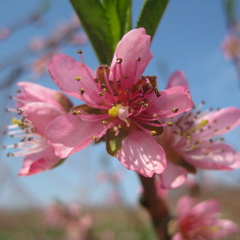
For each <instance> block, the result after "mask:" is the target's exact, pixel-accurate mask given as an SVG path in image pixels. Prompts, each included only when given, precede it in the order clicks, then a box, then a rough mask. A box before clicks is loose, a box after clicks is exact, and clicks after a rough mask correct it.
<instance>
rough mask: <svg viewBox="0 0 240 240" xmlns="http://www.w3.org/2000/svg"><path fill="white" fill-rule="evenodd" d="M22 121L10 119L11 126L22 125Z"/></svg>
mask: <svg viewBox="0 0 240 240" xmlns="http://www.w3.org/2000/svg"><path fill="white" fill-rule="evenodd" d="M22 123H23V122H22V121H21V120H18V119H16V118H12V124H18V125H22Z"/></svg>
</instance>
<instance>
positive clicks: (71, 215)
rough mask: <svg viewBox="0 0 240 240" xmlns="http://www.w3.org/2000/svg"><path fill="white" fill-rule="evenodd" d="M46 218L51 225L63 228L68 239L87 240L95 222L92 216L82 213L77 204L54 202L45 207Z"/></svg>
mask: <svg viewBox="0 0 240 240" xmlns="http://www.w3.org/2000/svg"><path fill="white" fill-rule="evenodd" d="M45 219H46V222H47V223H48V224H50V226H52V227H60V228H62V229H63V230H64V232H65V235H66V238H67V239H68V240H87V239H88V232H89V230H90V229H91V227H92V224H93V219H92V216H90V215H82V211H81V208H80V207H79V205H77V204H69V205H63V204H62V203H54V204H52V205H50V206H49V207H47V208H46V209H45Z"/></svg>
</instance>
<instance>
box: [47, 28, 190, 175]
mask: <svg viewBox="0 0 240 240" xmlns="http://www.w3.org/2000/svg"><path fill="white" fill-rule="evenodd" d="M149 45H150V36H148V35H146V32H145V29H143V28H139V29H135V30H132V31H130V32H129V33H127V34H126V35H125V36H124V37H123V39H122V40H121V41H120V42H119V44H118V46H117V48H116V52H115V54H114V57H113V60H112V63H111V66H110V67H108V66H106V65H100V66H99V67H98V68H97V71H96V74H95V73H94V71H93V70H92V69H91V68H89V67H87V66H86V65H85V63H84V61H83V58H82V55H80V56H81V59H82V63H79V62H77V61H76V60H75V59H73V58H71V57H69V56H67V55H57V56H55V57H54V58H53V60H52V61H51V63H50V64H49V73H50V75H51V77H52V79H53V80H54V82H55V83H56V84H57V85H58V86H59V87H60V89H61V90H62V91H63V92H65V93H67V94H69V95H71V96H73V97H76V98H78V99H79V100H82V101H84V102H85V103H86V105H80V106H77V107H75V108H74V109H73V111H72V113H69V114H66V115H63V116H60V117H58V118H57V119H55V120H54V121H53V122H52V123H51V124H50V125H49V127H48V128H47V131H46V133H47V138H48V140H49V144H51V145H52V146H53V147H54V149H55V153H56V155H58V156H59V157H60V158H65V157H67V156H69V155H71V154H73V153H75V152H78V151H80V150H82V149H83V148H85V147H87V146H88V145H89V144H91V143H92V142H94V141H98V140H100V139H101V138H103V137H104V136H105V138H103V140H106V145H107V151H108V153H109V154H111V155H112V156H116V157H117V158H118V159H119V161H120V162H121V163H122V164H123V165H124V166H125V167H126V168H128V169H131V170H135V171H137V172H139V173H140V174H142V175H144V176H148V177H151V176H152V175H153V174H154V173H162V172H163V170H164V169H165V168H166V158H165V153H164V151H163V149H162V147H161V146H160V145H159V144H158V143H157V142H156V141H155V139H154V138H153V136H152V135H159V134H161V133H162V126H164V125H166V123H165V122H161V119H163V118H166V117H172V116H175V115H177V114H178V113H182V112H185V111H188V110H190V109H191V108H192V106H193V102H192V100H191V97H190V95H189V92H188V89H187V88H186V87H185V86H177V87H175V88H171V89H167V90H164V91H158V89H157V88H156V78H155V77H141V75H142V73H143V71H144V70H145V68H146V66H147V65H148V63H149V61H150V60H151V58H152V57H153V55H152V53H151V51H150V49H149ZM79 53H81V52H80V51H79ZM62 129H64V131H63V130H62Z"/></svg>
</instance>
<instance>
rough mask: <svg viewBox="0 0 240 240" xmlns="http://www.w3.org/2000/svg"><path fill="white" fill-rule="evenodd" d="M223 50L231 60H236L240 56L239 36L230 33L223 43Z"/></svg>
mask: <svg viewBox="0 0 240 240" xmlns="http://www.w3.org/2000/svg"><path fill="white" fill-rule="evenodd" d="M222 50H223V53H224V56H225V57H226V58H227V59H229V60H234V59H236V58H239V57H240V39H239V37H237V36H233V35H228V36H227V37H226V38H225V40H224V42H223V44H222Z"/></svg>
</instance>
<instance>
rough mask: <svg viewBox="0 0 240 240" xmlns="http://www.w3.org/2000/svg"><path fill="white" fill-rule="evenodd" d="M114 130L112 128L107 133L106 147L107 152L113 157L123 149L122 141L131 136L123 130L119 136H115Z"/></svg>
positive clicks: (127, 131)
mask: <svg viewBox="0 0 240 240" xmlns="http://www.w3.org/2000/svg"><path fill="white" fill-rule="evenodd" d="M115 132H116V131H115V130H114V128H110V129H108V130H107V133H106V147H107V152H108V154H110V155H111V156H113V157H115V156H116V154H117V152H118V151H119V150H120V149H121V147H122V140H123V139H124V138H125V137H126V136H127V135H128V134H129V130H128V129H126V131H125V130H121V131H120V132H119V134H118V135H117V136H115Z"/></svg>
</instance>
